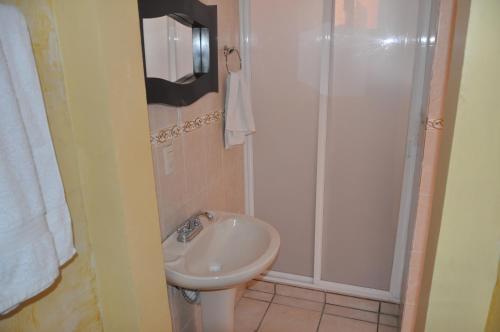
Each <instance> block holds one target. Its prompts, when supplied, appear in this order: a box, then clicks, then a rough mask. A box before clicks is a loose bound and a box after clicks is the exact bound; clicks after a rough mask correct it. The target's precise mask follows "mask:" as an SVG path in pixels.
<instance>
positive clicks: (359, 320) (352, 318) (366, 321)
mask: <svg viewBox="0 0 500 332" xmlns="http://www.w3.org/2000/svg"><path fill="white" fill-rule="evenodd" d="M324 314H325V315H327V316H335V317H341V318H346V319H351V320H357V321H358V322H365V323H370V324H376V325H377V326H378V324H377V322H372V321H369V320H364V319H359V318H354V317H349V316H342V315H337V314H330V313H327V312H325V313H324ZM382 325H385V324H382ZM385 326H389V325H385Z"/></svg>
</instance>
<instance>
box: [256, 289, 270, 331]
mask: <svg viewBox="0 0 500 332" xmlns="http://www.w3.org/2000/svg"><path fill="white" fill-rule="evenodd" d="M273 300H274V294H273V297H272V299H271V302H266V303H268V304H267V308H266V311H265V312H264V314H263V315H262V318H261V319H260V322H259V325H257V328H256V329H255V331H259V330H260V327H261V325H262V322H263V321H264V318H265V317H266V315H267V312H268V311H269V308H270V307H271V304H272V301H273Z"/></svg>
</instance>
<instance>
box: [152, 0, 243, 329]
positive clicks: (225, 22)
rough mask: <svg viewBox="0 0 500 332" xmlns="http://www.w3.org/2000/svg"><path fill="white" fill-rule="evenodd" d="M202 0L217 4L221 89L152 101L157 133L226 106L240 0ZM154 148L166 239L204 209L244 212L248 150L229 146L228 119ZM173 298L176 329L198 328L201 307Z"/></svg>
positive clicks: (175, 294)
mask: <svg viewBox="0 0 500 332" xmlns="http://www.w3.org/2000/svg"><path fill="white" fill-rule="evenodd" d="M202 2H203V3H205V4H209V5H217V20H218V55H219V63H218V65H219V93H209V94H207V95H205V96H204V97H202V98H200V99H199V100H198V101H196V102H195V103H193V104H191V105H189V106H187V107H180V108H177V107H170V106H165V105H149V107H148V108H149V124H150V129H151V134H155V133H156V132H158V131H159V130H160V129H163V128H167V127H170V126H172V125H175V124H180V123H183V122H185V121H189V120H193V119H194V118H196V117H197V116H200V115H203V114H206V113H209V112H213V111H218V110H222V109H223V106H224V86H225V80H226V67H225V62H224V55H223V51H222V50H223V47H224V45H229V46H239V17H238V1H237V0H204V1H202ZM168 144H173V157H174V162H173V166H174V170H173V172H172V173H171V174H170V175H165V172H164V169H165V165H164V160H163V154H162V150H163V149H164V148H165V147H166V146H167V145H168ZM152 151H153V159H154V166H155V182H156V192H157V198H158V209H159V214H160V226H161V231H162V238H165V237H166V236H167V235H168V234H170V233H171V232H172V231H174V230H175V228H176V226H177V225H179V224H180V223H181V222H183V221H184V220H186V219H187V218H188V217H189V216H190V215H191V214H193V213H195V212H196V211H198V210H200V209H212V210H225V211H233V212H239V213H243V212H244V177H243V149H242V147H236V148H232V149H230V150H225V149H224V141H223V124H222V121H219V122H216V123H212V124H210V125H206V126H204V127H202V128H200V129H197V130H194V131H192V132H190V133H187V134H184V135H183V136H181V137H178V138H175V139H174V140H173V141H172V142H167V143H164V144H160V145H153V146H152ZM169 297H170V305H171V307H172V308H171V309H172V310H171V313H172V319H173V325H174V330H175V331H185V330H190V331H191V330H198V329H199V326H200V324H199V319H200V316H199V315H200V310H199V307H198V306H196V305H189V304H187V303H185V301H184V299H183V298H182V296H181V295H180V293H179V292H176V291H175V290H173V289H172V288H170V289H169Z"/></svg>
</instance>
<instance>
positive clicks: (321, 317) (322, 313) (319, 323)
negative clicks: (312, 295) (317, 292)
mask: <svg viewBox="0 0 500 332" xmlns="http://www.w3.org/2000/svg"><path fill="white" fill-rule="evenodd" d="M323 293H324V292H323ZM325 299H326V295H325ZM325 308H326V301H325V302H324V303H323V308H322V309H321V316H319V321H318V326H317V327H316V332H318V331H319V327H320V325H321V320H322V319H323V316H324V315H325Z"/></svg>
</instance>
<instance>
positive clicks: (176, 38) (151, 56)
mask: <svg viewBox="0 0 500 332" xmlns="http://www.w3.org/2000/svg"><path fill="white" fill-rule="evenodd" d="M142 22H143V35H144V55H145V62H146V76H147V77H151V78H161V79H164V80H167V81H170V82H175V83H189V82H191V81H193V80H194V79H196V76H197V75H196V72H197V70H196V67H197V63H196V62H195V61H196V58H197V56H196V54H197V52H196V48H195V47H196V46H197V45H195V44H193V41H194V42H195V43H196V42H197V41H196V39H198V38H196V34H195V33H194V32H195V31H194V29H192V27H191V26H189V25H186V24H183V23H181V22H179V21H177V20H175V19H174V18H172V17H170V16H161V17H155V18H149V19H143V20H142ZM193 36H195V38H194V40H193ZM198 43H199V41H198ZM198 72H199V71H198Z"/></svg>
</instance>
